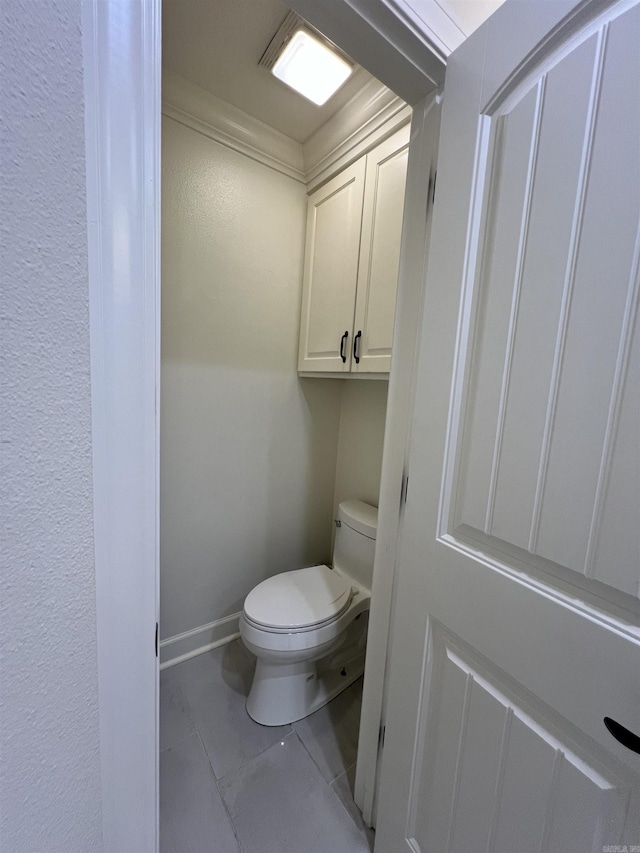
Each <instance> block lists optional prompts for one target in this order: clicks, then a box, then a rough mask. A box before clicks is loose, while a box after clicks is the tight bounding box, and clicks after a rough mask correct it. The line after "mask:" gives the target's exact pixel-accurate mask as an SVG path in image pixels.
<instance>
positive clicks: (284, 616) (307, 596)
mask: <svg viewBox="0 0 640 853" xmlns="http://www.w3.org/2000/svg"><path fill="white" fill-rule="evenodd" d="M350 598H351V584H349V583H348V582H347V581H346V580H345V579H344V578H342V577H341V576H340V575H339V574H337V573H336V572H333V571H331V569H330V568H329V567H328V566H311V567H309V568H308V569H298V570H296V571H294V572H283V573H282V574H279V575H274V576H273V577H272V578H267V580H266V581H262V583H260V584H258V586H257V587H255V589H253V590H252V591H251V592H250V593H249V595H248V596H247V598H246V600H245V602H244V612H245V614H246V616H248V617H249V619H250V620H251V621H252V622H256V623H258V624H259V625H264V626H265V627H267V628H308V627H309V626H312V625H316V624H318V623H320V622H326V621H327V620H328V619H332V618H334V617H337V616H339V615H340V613H342V611H343V610H345V609H346V608H347V607H348V605H349V600H350Z"/></svg>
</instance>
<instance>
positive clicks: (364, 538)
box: [333, 501, 378, 591]
mask: <svg viewBox="0 0 640 853" xmlns="http://www.w3.org/2000/svg"><path fill="white" fill-rule="evenodd" d="M337 522H338V525H337V530H336V539H335V543H334V546H333V568H334V569H337V570H338V571H339V572H340V573H341V574H343V575H346V576H347V577H349V578H351V579H352V580H354V581H355V582H356V583H357V584H359V585H360V586H362V587H364V588H365V589H367V590H369V591H371V581H372V578H373V558H374V556H375V552H376V529H377V526H378V510H377V509H376V507H374V506H370V505H369V504H366V503H364V502H363V501H343V502H342V503H341V504H340V506H339V507H338V518H337Z"/></svg>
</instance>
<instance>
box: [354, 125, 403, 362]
mask: <svg viewBox="0 0 640 853" xmlns="http://www.w3.org/2000/svg"><path fill="white" fill-rule="evenodd" d="M408 152H409V127H408V126H407V127H403V128H402V129H401V130H399V131H398V132H397V133H394V134H393V136H391V137H389V139H387V140H385V141H384V142H382V143H381V144H380V145H378V146H377V147H376V148H374V149H373V151H371V152H370V153H369V154H368V155H367V174H366V181H365V195H364V207H363V216H362V239H361V249H360V265H359V271H358V292H357V297H356V311H355V323H354V349H353V353H354V359H353V363H352V367H351V369H352V371H353V372H354V373H388V372H389V369H390V366H391V345H392V341H393V324H394V318H395V308H396V292H397V287H398V267H399V263H400V242H401V235H402V213H403V209H404V194H405V183H406V176H407V160H408ZM358 333H359V337H358V338H357V340H356V338H355V336H356V335H358ZM356 357H357V361H356Z"/></svg>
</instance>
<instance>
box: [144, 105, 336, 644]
mask: <svg viewBox="0 0 640 853" xmlns="http://www.w3.org/2000/svg"><path fill="white" fill-rule="evenodd" d="M162 168H163V185H162V193H163V202H162V203H163V223H162V417H161V489H160V492H161V496H160V504H161V524H160V535H161V541H160V561H161V608H162V609H161V635H162V637H163V638H166V637H171V636H175V635H176V634H178V633H181V632H183V631H186V630H189V629H191V628H196V627H199V626H201V625H204V624H207V623H208V622H212V621H214V620H216V619H219V618H221V617H223V616H225V615H228V614H230V613H234V612H237V611H238V610H240V609H241V607H242V602H243V600H244V597H245V596H246V595H247V593H248V592H250V590H251V589H252V587H253V586H255V585H256V584H257V583H259V582H260V581H261V580H263V579H264V578H265V577H268V576H270V575H273V574H275V573H276V572H280V571H284V570H287V569H294V568H299V567H300V566H304V565H310V564H313V563H316V562H323V561H325V560H328V559H329V556H330V551H331V534H332V527H333V525H332V522H331V520H332V510H333V496H334V481H335V462H336V452H337V436H338V425H339V416H340V394H341V390H342V383H341V381H340V380H325V379H305V380H300V379H298V376H297V372H296V366H297V349H298V330H299V323H300V299H301V283H302V263H303V252H304V228H305V217H306V195H305V191H304V187H303V186H302V185H301V184H299V183H297V182H295V181H293V180H292V179H290V178H287V177H284V176H283V175H281V174H279V173H277V172H275V171H273V170H271V169H269V168H267V167H266V166H263V165H261V164H259V163H256V162H255V161H254V160H251V159H249V158H247V157H244V156H243V155H241V154H238V153H236V152H234V151H231V150H229V149H228V148H225V147H224V146H222V145H219V144H218V143H216V142H213V141H212V140H210V139H208V138H207V137H205V136H203V135H201V134H199V133H196V132H194V131H193V130H190V129H189V128H186V127H184V126H183V125H181V124H178V123H177V122H175V121H174V120H172V119H169V118H165V119H164V121H163V151H162Z"/></svg>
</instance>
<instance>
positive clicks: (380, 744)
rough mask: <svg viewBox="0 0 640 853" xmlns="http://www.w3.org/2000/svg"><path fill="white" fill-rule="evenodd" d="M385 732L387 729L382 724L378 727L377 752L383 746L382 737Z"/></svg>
mask: <svg viewBox="0 0 640 853" xmlns="http://www.w3.org/2000/svg"><path fill="white" fill-rule="evenodd" d="M386 731H387V727H386V726H385V725H384V724H382V725H381V726H380V731H379V732H378V751H380V750H381V749H382V747H383V746H384V736H385V732H386Z"/></svg>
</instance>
